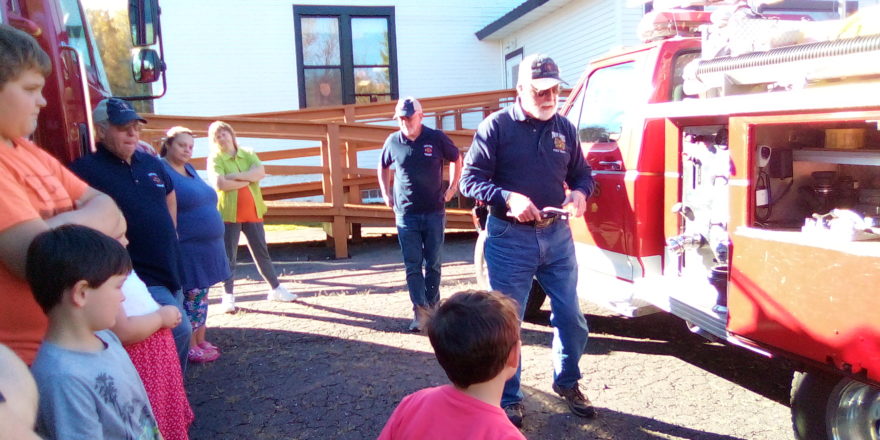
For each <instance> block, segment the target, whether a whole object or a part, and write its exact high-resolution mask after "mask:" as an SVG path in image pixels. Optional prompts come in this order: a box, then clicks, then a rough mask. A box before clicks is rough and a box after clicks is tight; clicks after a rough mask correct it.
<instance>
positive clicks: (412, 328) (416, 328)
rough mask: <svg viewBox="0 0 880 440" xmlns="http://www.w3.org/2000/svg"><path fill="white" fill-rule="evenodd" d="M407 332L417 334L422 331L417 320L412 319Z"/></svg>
mask: <svg viewBox="0 0 880 440" xmlns="http://www.w3.org/2000/svg"><path fill="white" fill-rule="evenodd" d="M409 331H411V332H413V333H418V332H420V331H422V327H421V326H420V325H419V320H418V319H413V320H412V322H411V323H409Z"/></svg>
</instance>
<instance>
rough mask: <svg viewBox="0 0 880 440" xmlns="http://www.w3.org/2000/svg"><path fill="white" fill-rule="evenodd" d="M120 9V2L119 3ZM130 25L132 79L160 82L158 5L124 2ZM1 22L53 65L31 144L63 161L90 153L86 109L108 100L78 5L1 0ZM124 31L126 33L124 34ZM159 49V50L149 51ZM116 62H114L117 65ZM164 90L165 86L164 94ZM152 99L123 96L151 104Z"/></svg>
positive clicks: (70, 0)
mask: <svg viewBox="0 0 880 440" xmlns="http://www.w3.org/2000/svg"><path fill="white" fill-rule="evenodd" d="M118 1H119V2H120V4H122V3H123V0H118ZM127 5H128V12H129V13H128V16H129V20H130V23H131V27H130V34H131V40H132V47H133V48H134V49H133V50H132V77H133V80H134V81H136V82H138V83H151V82H155V81H158V80H159V79H160V78H161V79H162V80H163V82H164V78H165V76H164V62H163V61H162V57H161V38H160V34H161V31H160V27H159V5H158V2H157V0H130V1H128V2H127ZM0 23H4V24H8V25H10V26H12V27H15V28H17V29H20V30H22V31H24V32H26V33H28V34H30V35H32V36H33V37H34V38H36V39H37V41H38V42H39V43H40V46H41V47H42V48H43V50H45V51H46V53H47V54H49V58H50V59H51V61H52V73H51V74H50V75H49V77H47V78H46V86H45V88H44V89H43V94H44V96H45V97H46V101H47V102H48V105H47V106H46V107H45V108H44V109H43V110H42V111H41V112H40V117H39V121H38V123H37V131H36V133H34V139H35V141H36V142H37V144H38V145H40V146H42V147H43V148H45V149H47V150H48V151H49V152H51V153H52V154H53V155H55V156H56V157H58V158H59V159H60V160H61V161H62V162H65V163H67V162H70V161H72V160H74V159H76V158H78V157H80V156H82V155H83V154H85V153H86V152H88V151H90V150H91V149H92V148H93V142H94V136H93V135H92V133H91V131H92V124H91V109H92V108H93V107H94V106H95V105H97V103H98V102H99V101H100V100H101V99H104V98H106V97H108V96H110V95H111V90H110V86H109V83H108V81H107V73H106V72H105V70H104V65H103V62H102V60H101V55H100V53H99V51H98V47H97V43H96V39H95V36H94V35H93V34H92V30H91V26H90V25H89V22H88V20H87V16H86V14H85V11H84V10H83V8H82V5H81V4H80V2H79V1H78V0H3V1H0ZM123 31H125V30H123ZM154 45H158V46H159V51H158V52H157V51H156V50H154V49H152V48H151V47H152V46H154ZM115 62H118V60H116V61H115ZM162 90H164V87H163V89H162ZM154 97H157V96H130V97H129V96H123V98H126V99H152V98H154Z"/></svg>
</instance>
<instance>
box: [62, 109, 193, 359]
mask: <svg viewBox="0 0 880 440" xmlns="http://www.w3.org/2000/svg"><path fill="white" fill-rule="evenodd" d="M92 119H93V120H94V122H95V131H96V134H97V140H98V144H97V147H98V148H97V151H95V152H94V153H92V154H90V155H88V156H85V157H83V158H81V159H79V160H77V161H76V162H74V163H73V164H72V165H71V169H72V170H73V172H74V173H76V174H77V175H79V177H80V178H82V179H83V180H84V181H86V182H87V183H88V184H89V185H91V186H92V187H94V188H99V190H100V191H102V192H104V193H106V194H107V195H109V196H110V197H112V198H113V200H115V201H116V204H117V205H119V209H120V210H122V214H123V215H124V216H125V220H126V222H128V231H127V232H126V238H128V242H129V244H128V253H129V255H130V256H131V262H132V265H133V266H134V271H135V273H137V275H138V276H139V277H140V278H141V279H142V280H143V281H144V283H145V284H146V285H147V288H148V289H149V290H150V294H151V295H152V296H153V298H154V299H155V300H156V302H158V303H159V304H161V305H173V306H177V307H178V308H179V309H180V312H181V316H186V314H185V311H184V310H183V294H182V292H181V290H180V274H179V271H180V261H179V258H180V256H179V249H178V241H177V229H176V219H177V197H176V195H175V194H174V184H173V183H172V180H171V177H170V176H169V175H168V174H167V173H166V171H165V167H164V166H163V165H162V162H160V161H159V159H157V158H155V157H153V156H151V155H150V154H147V153H144V152H143V151H140V150H139V148H138V142H139V138H140V130H141V124H145V123H146V122H147V121H146V120H145V119H143V118H141V117H140V115H138V114H137V112H135V110H134V108H133V107H132V106H131V104H129V103H128V102H127V101H123V100H121V99H117V98H110V99H105V100H103V101H101V102H100V103H99V104H98V106H97V107H95V111H94V112H93V113H92ZM171 332H172V333H173V334H174V342H175V345H176V346H177V351H178V355H179V356H180V362H181V366H182V367H183V368H184V371H185V370H186V360H187V353H188V351H189V339H190V336H191V334H192V328H191V327H190V324H189V322H188V321H187V320H186V319H184V320H182V321H181V323H180V324H179V325H178V326H177V327H175V328H174V329H172V331H171Z"/></svg>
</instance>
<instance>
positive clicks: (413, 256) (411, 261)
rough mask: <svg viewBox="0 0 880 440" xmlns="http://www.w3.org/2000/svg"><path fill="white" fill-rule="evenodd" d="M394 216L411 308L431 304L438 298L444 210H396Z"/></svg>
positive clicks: (435, 302) (444, 219)
mask: <svg viewBox="0 0 880 440" xmlns="http://www.w3.org/2000/svg"><path fill="white" fill-rule="evenodd" d="M396 217H397V240H398V241H399V242H400V250H401V252H402V253H403V265H404V266H405V267H406V286H407V287H408V288H409V299H410V300H411V301H412V303H413V309H414V310H415V308H416V307H418V306H421V307H430V306H433V305H434V304H437V302H438V301H440V266H441V265H442V261H441V259H442V248H443V232H444V230H445V228H446V213H445V212H443V211H440V212H432V213H429V214H397V216H396ZM423 263H424V272H423V269H422V264H423Z"/></svg>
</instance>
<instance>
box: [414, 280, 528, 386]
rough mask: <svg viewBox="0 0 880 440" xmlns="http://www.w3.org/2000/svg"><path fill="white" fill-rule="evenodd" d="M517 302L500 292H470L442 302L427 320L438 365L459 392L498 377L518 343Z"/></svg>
mask: <svg viewBox="0 0 880 440" xmlns="http://www.w3.org/2000/svg"><path fill="white" fill-rule="evenodd" d="M517 310H518V307H517V304H516V301H515V300H513V299H511V298H510V297H508V296H505V295H504V294H502V293H500V292H495V291H491V292H487V291H479V290H467V291H464V292H458V293H456V294H454V295H452V296H451V297H449V298H448V299H446V300H444V301H442V302H441V303H440V306H439V307H438V308H437V310H436V311H435V312H434V313H433V315H432V316H431V317H430V319H429V320H428V325H427V327H428V338H429V339H430V341H431V345H432V346H433V347H434V353H435V354H436V356H437V362H439V363H440V366H441V367H443V370H445V371H446V376H448V377H449V380H450V381H451V382H452V383H453V384H455V385H456V386H458V387H460V388H467V387H469V386H471V385H473V384H477V383H482V382H486V381H488V380H490V379H492V378H494V377H495V376H497V375H498V374H499V373H500V372H501V370H502V369H504V366H505V364H506V362H507V359H508V357H509V356H510V350H512V349H513V347H514V346H515V345H516V344H517V342H518V341H519V315H518V313H517Z"/></svg>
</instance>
